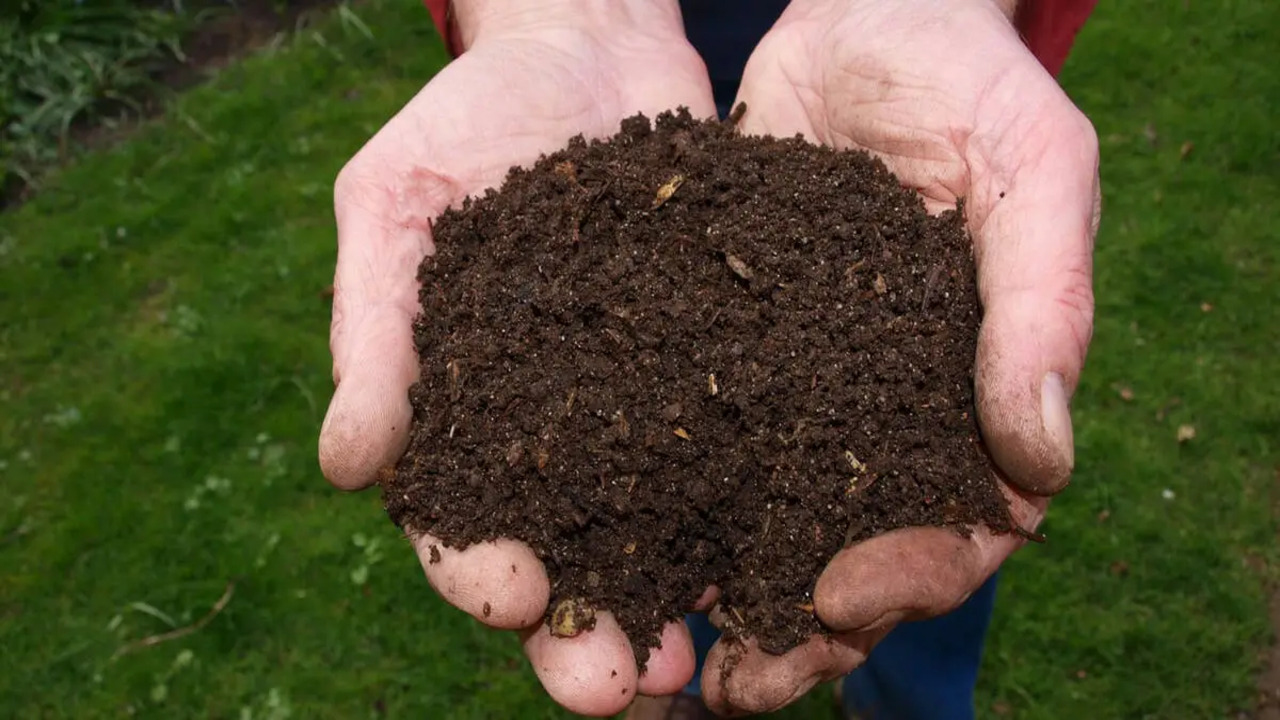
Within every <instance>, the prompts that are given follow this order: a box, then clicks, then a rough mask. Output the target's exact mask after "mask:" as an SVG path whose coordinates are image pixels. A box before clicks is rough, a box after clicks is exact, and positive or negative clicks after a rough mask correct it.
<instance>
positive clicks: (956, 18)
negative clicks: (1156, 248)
mask: <svg viewBox="0 0 1280 720" xmlns="http://www.w3.org/2000/svg"><path fill="white" fill-rule="evenodd" d="M1010 4H1011V3H1009V2H1008V1H1007V0H999V2H998V1H997V0H958V2H954V3H945V4H938V3H935V2H932V1H931V0H899V1H898V2H893V3H885V2H880V1H879V0H838V1H837V0H794V1H793V2H792V3H791V5H790V7H789V8H788V10H787V11H786V13H785V14H784V15H783V16H782V18H781V19H779V21H778V23H777V25H776V26H775V27H774V28H773V29H772V30H771V31H770V32H769V34H768V35H767V36H766V37H765V38H764V39H763V40H762V41H761V43H760V45H759V46H758V48H757V49H756V51H755V53H754V54H753V55H752V57H751V60H750V62H749V63H748V64H747V68H746V71H745V73H744V76H743V80H742V89H741V91H740V94H739V98H738V99H739V100H740V101H742V102H745V103H746V104H747V112H746V115H745V116H744V117H743V119H742V121H741V127H742V129H743V131H744V132H747V133H751V134H770V135H774V136H779V137H786V136H792V135H795V134H796V133H801V134H803V135H805V136H806V137H807V138H809V139H810V140H812V141H815V142H820V143H823V144H827V145H831V146H834V147H837V148H862V149H865V150H868V151H870V152H871V153H873V154H874V155H876V156H878V157H880V158H881V159H882V160H884V162H885V163H886V164H887V165H888V166H889V169H890V170H892V171H893V172H894V173H896V174H897V176H898V177H899V179H901V181H902V182H903V184H904V185H907V186H909V187H912V188H914V189H916V190H917V191H918V192H919V193H920V194H921V195H922V196H923V198H924V200H925V203H926V206H927V207H928V208H929V209H930V210H931V211H934V212H936V211H941V210H944V209H947V208H954V207H955V204H956V200H957V199H958V198H961V197H963V198H965V210H966V215H967V218H966V219H967V223H968V229H969V231H970V233H971V235H972V236H973V240H974V245H975V256H976V258H977V266H978V287H979V293H980V297H981V300H982V303H983V308H984V319H983V324H982V329H981V332H980V335H979V344H978V353H977V358H976V391H977V405H978V415H979V421H980V423H981V427H982V431H983V438H984V441H985V442H986V444H987V446H988V448H989V449H990V451H991V453H992V455H993V456H994V458H995V460H996V462H997V464H998V465H999V466H1000V469H1001V471H1002V472H1003V478H1002V487H1003V489H1004V492H1005V495H1006V496H1007V497H1008V498H1009V502H1010V510H1011V512H1012V515H1013V518H1014V520H1015V522H1017V523H1018V524H1019V525H1020V526H1021V527H1023V528H1024V529H1026V530H1028V531H1031V530H1034V529H1035V528H1036V526H1037V525H1038V524H1039V522H1040V520H1041V519H1042V517H1043V516H1044V512H1045V510H1046V508H1047V506H1048V503H1049V500H1048V496H1049V495H1052V494H1053V493H1055V492H1057V491H1058V490H1060V489H1061V488H1062V487H1063V486H1064V485H1065V484H1066V483H1067V480H1068V479H1069V477H1070V474H1071V468H1072V464H1073V461H1074V450H1073V444H1072V442H1073V441H1072V430H1071V418H1070V411H1069V409H1068V399H1069V397H1070V394H1071V392H1072V391H1073V390H1074V388H1075V386H1076V382H1077V380H1078V378H1079V374H1080V371H1081V369H1082V367H1083V365H1084V359H1085V353H1086V350H1087V347H1088V344H1089V340H1090V337H1091V334H1092V328H1093V291H1092V253H1093V239H1094V235H1095V233H1096V231H1097V223H1098V219H1099V211H1100V200H1099V185H1098V151H1097V139H1096V137H1095V135H1094V131H1093V127H1092V125H1091V124H1090V123H1089V121H1088V120H1087V119H1086V118H1085V117H1084V115H1083V114H1081V113H1080V111H1079V110H1077V109H1076V108H1075V106H1074V105H1073V104H1072V103H1071V101H1070V100H1069V99H1068V98H1067V96H1066V95H1065V94H1064V93H1063V92H1062V90H1061V89H1060V88H1059V87H1058V85H1057V83H1056V82H1055V81H1054V79H1053V78H1052V77H1051V76H1050V75H1049V74H1048V73H1047V72H1046V71H1045V70H1044V68H1043V67H1042V66H1041V65H1040V64H1039V62H1037V61H1036V59H1035V57H1034V56H1032V55H1031V53H1030V52H1029V51H1028V50H1027V49H1026V48H1025V47H1024V46H1023V44H1022V42H1021V41H1020V39H1019V37H1018V34H1017V32H1016V31H1015V30H1014V28H1013V27H1012V25H1011V23H1010V21H1009V17H1008V15H1007V11H1008V9H1009V8H1008V6H1009V5H1010ZM1023 542H1024V540H1023V538H1021V537H1019V536H1017V535H1012V534H1010V535H994V534H992V533H991V532H989V531H987V530H986V529H985V528H977V529H976V530H975V532H974V534H973V535H972V537H970V538H967V539H966V538H962V537H960V536H959V535H958V534H956V533H955V532H953V531H951V530H947V529H943V528H913V529H904V530H898V531H895V532H892V533H887V534H885V535H881V536H879V537H875V538H872V539H870V540H867V541H866V542H863V543H860V544H858V545H856V546H852V547H849V548H846V549H845V550H843V551H841V552H840V553H839V554H838V555H837V556H836V557H835V558H834V559H833V560H832V561H831V563H830V564H829V565H828V566H827V568H826V570H825V571H824V572H823V574H822V576H821V577H820V578H819V579H818V582H817V587H816V589H815V592H814V597H815V607H816V612H817V615H818V617H819V618H820V619H821V620H822V622H823V623H824V624H825V625H826V626H827V627H829V628H831V629H832V631H833V638H832V639H831V640H830V641H828V640H826V639H822V638H816V637H815V638H813V639H811V640H810V642H809V643H807V644H806V645H803V646H801V647H799V648H796V649H794V650H792V651H791V652H789V653H787V654H786V655H782V656H771V655H768V654H766V653H764V652H762V651H760V650H759V649H757V648H756V647H755V646H754V644H752V642H751V641H748V643H747V651H746V654H745V656H744V657H742V659H741V660H740V661H739V662H737V663H736V664H734V665H733V667H734V669H733V671H732V672H731V673H729V674H728V675H727V676H726V677H721V668H722V666H724V664H723V659H724V657H725V655H726V653H727V652H728V648H727V647H726V646H725V644H724V643H719V644H717V645H716V647H714V648H713V649H712V651H711V654H710V656H709V657H708V659H707V662H706V665H705V670H704V675H703V679H702V688H703V695H704V698H705V700H706V702H707V704H708V705H709V706H710V707H711V708H712V709H713V710H716V711H717V712H720V713H726V714H736V713H743V712H763V711H768V710H772V709H776V708H779V707H782V706H784V705H786V704H788V703H790V702H791V701H793V700H795V699H797V698H799V697H800V696H801V695H803V694H804V693H805V692H807V691H808V690H809V689H810V688H812V687H813V686H814V685H816V684H817V683H819V682H821V681H824V680H830V679H834V678H836V677H839V676H842V675H844V674H846V673H848V672H850V671H852V670H853V669H854V668H856V667H857V666H858V665H860V664H861V663H862V662H863V660H864V659H865V658H866V656H867V653H869V652H870V650H871V647H872V646H873V645H874V644H875V643H876V642H878V641H879V640H880V639H881V638H883V637H884V635H886V634H887V633H888V631H889V630H890V629H892V628H893V626H894V625H896V624H897V623H899V622H903V621H910V620H919V619H924V618H929V617H934V616H937V615H941V614H944V613H946V612H949V611H950V610H953V609H955V608H956V607H958V606H959V605H960V604H961V603H963V602H964V601H965V599H966V598H968V596H969V595H970V594H971V593H972V592H973V591H974V590H976V589H977V588H978V587H979V586H980V585H981V584H982V583H983V582H984V581H985V580H986V579H987V578H989V577H990V576H991V575H992V574H993V573H995V571H996V570H997V569H998V568H999V567H1000V564H1001V563H1002V562H1003V561H1004V559H1005V558H1006V557H1008V556H1009V554H1010V553H1012V552H1013V551H1014V550H1015V549H1017V548H1018V547H1019V546H1020V545H1021V544H1022V543H1023Z"/></svg>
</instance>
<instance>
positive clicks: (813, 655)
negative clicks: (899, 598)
mask: <svg viewBox="0 0 1280 720" xmlns="http://www.w3.org/2000/svg"><path fill="white" fill-rule="evenodd" d="M883 635H884V633H883V632H871V633H856V634H850V635H846V636H839V637H832V638H822V637H816V636H815V637H813V638H810V639H809V641H808V642H806V643H805V644H804V645H801V646H799V647H797V648H794V649H792V650H791V651H789V652H787V653H786V654H784V655H770V654H768V653H766V652H764V651H763V650H761V649H760V648H759V646H758V645H757V644H756V642H755V640H752V639H747V640H746V641H729V640H721V641H719V642H717V643H716V644H715V645H714V646H713V647H712V648H711V651H710V652H709V653H708V654H707V660H706V663H705V664H704V665H703V668H702V697H703V700H704V701H705V702H706V704H707V707H709V708H711V709H712V710H713V711H715V712H717V713H719V714H722V715H742V714H748V713H750V714H754V713H763V712H771V711H773V710H777V709H778V708H781V707H784V706H786V705H789V704H790V703H792V702H794V701H796V700H798V699H799V698H800V697H801V696H803V695H804V694H805V693H807V692H809V690H811V689H813V687H814V686H815V685H817V684H818V683H820V682H824V681H826V680H832V679H834V678H837V677H840V676H842V675H845V674H848V673H850V672H852V671H853V670H854V669H855V668H857V667H858V666H859V665H861V664H862V663H863V662H864V661H865V660H866V658H867V654H868V653H869V652H871V648H872V647H873V646H874V645H875V643H877V642H879V641H880V639H881V638H882V637H883Z"/></svg>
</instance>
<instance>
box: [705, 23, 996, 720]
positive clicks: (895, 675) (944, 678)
mask: <svg viewBox="0 0 1280 720" xmlns="http://www.w3.org/2000/svg"><path fill="white" fill-rule="evenodd" d="M787 2H788V0H681V3H680V6H681V11H682V12H683V14H684V24H685V33H686V35H687V36H688V38H689V42H690V43H692V44H693V46H694V47H695V48H697V50H698V52H699V53H700V54H701V55H702V59H703V61H704V62H705V63H706V65H707V74H708V75H709V76H710V78H711V87H712V91H713V92H714V93H715V100H716V107H717V109H718V110H719V112H720V115H721V116H722V117H723V116H725V115H727V114H728V113H729V110H730V105H731V104H732V103H733V100H734V97H735V96H736V95H737V93H738V84H739V82H740V81H741V79H742V69H743V67H744V66H745V65H746V62H747V58H748V57H750V55H751V51H752V50H754V49H755V46H756V44H757V43H758V42H759V41H760V38H761V37H762V36H763V35H764V34H765V33H766V32H768V30H769V28H770V27H772V26H773V23H774V22H775V21H776V20H777V19H778V16H779V15H781V14H782V11H783V10H785V9H786V7H787ZM995 594H996V578H994V577H992V578H991V579H990V580H988V581H987V582H986V584H984V585H983V586H982V588H981V589H979V590H978V591H977V592H976V593H974V594H973V596H972V597H970V598H969V600H968V601H967V602H965V604H964V605H962V606H961V607H960V608H959V609H957V610H955V611H954V612H952V613H950V614H948V615H945V616H943V617H940V618H935V619H933V620H926V621H924V622H918V623H908V624H905V625H900V626H898V627H897V628H895V629H894V630H893V631H892V632H890V633H889V635H888V636H887V637H886V638H885V639H884V640H883V641H882V642H881V643H880V644H879V645H877V646H876V648H875V649H874V650H873V651H872V652H871V656H870V657H869V658H867V662H866V663H865V664H864V665H863V666H862V667H860V668H858V669H857V670H855V671H853V672H852V673H850V674H849V675H848V676H847V677H845V679H844V704H845V715H846V716H853V713H855V712H856V713H857V715H856V716H855V717H861V718H865V719H867V720H872V719H874V720H972V718H973V716H974V714H973V686H974V683H975V682H976V680H977V677H978V666H979V664H980V662H981V659H982V646H983V639H984V638H985V637H986V632H987V625H988V624H989V622H990V620H991V610H992V605H993V604H994V602H995ZM686 622H687V623H688V625H689V628H690V630H691V631H692V632H693V642H694V648H695V650H696V651H697V654H698V665H697V670H696V672H695V674H694V677H693V681H692V682H691V683H690V684H689V687H687V688H686V689H685V691H686V692H689V693H694V694H696V693H699V692H700V679H701V677H702V663H703V661H704V660H705V659H706V656H707V651H708V650H709V649H710V648H711V646H712V645H713V644H714V643H715V641H716V639H717V638H718V637H719V632H718V631H717V630H716V629H715V628H714V627H712V626H711V624H710V623H709V622H707V619H706V617H704V616H702V615H690V616H689V617H688V618H687V620H686Z"/></svg>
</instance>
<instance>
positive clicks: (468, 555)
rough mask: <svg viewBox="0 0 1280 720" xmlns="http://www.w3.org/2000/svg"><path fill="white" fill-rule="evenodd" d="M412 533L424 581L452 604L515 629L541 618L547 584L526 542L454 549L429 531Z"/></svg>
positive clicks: (482, 619) (488, 621)
mask: <svg viewBox="0 0 1280 720" xmlns="http://www.w3.org/2000/svg"><path fill="white" fill-rule="evenodd" d="M410 537H412V538H413V547H414V549H415V550H417V552H418V560H419V561H420V562H421V563H422V569H423V570H424V571H426V574H427V581H428V582H430V583H431V587H433V588H435V590H436V592H438V593H440V596H441V597H443V598H444V599H445V601H447V602H448V603H449V604H450V605H453V606H454V607H456V608H458V609H459V610H462V611H463V612H466V613H468V614H470V615H471V616H472V617H474V618H475V619H477V620H479V621H480V622H482V623H484V624H486V625H489V626H492V627H495V628H504V629H507V630H518V629H521V628H527V627H532V626H533V625H535V624H537V623H539V622H541V621H542V618H543V616H544V614H545V613H546V610H547V600H548V598H549V597H550V594H551V586H550V584H549V583H548V581H547V573H546V571H545V570H544V569H543V567H542V563H541V562H539V561H538V558H537V557H536V556H535V555H534V554H533V551H532V550H530V549H529V547H528V546H527V545H525V544H524V543H519V542H516V541H514V540H496V541H494V542H483V543H479V544H477V545H472V546H471V547H469V548H467V549H466V550H462V551H458V550H454V549H451V548H446V547H445V546H444V545H443V544H441V543H440V541H439V540H437V539H436V538H434V537H432V536H430V535H425V534H417V533H412V532H411V533H410Z"/></svg>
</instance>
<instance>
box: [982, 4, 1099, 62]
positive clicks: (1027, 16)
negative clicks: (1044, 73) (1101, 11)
mask: <svg viewBox="0 0 1280 720" xmlns="http://www.w3.org/2000/svg"><path fill="white" fill-rule="evenodd" d="M1001 3H1002V4H1004V5H1005V6H1006V8H1007V9H1006V11H1005V12H1006V14H1008V15H1010V16H1011V17H1012V18H1013V25H1014V27H1015V28H1017V30H1018V34H1019V35H1021V36H1022V41H1023V42H1024V43H1026V45H1027V49H1028V50H1030V51H1031V54H1032V55H1035V56H1036V59H1037V60H1039V61H1040V64H1041V65H1043V66H1044V69H1045V70H1048V71H1049V74H1050V75H1053V76H1054V77H1057V75H1058V73H1059V72H1061V71H1062V64H1063V63H1065V62H1066V61H1067V55H1068V54H1069V53H1070V52H1071V47H1072V46H1073V45H1074V44H1075V40H1076V35H1077V34H1078V33H1079V32H1080V28H1082V27H1084V24H1085V21H1086V20H1088V19H1089V16H1090V15H1091V14H1092V13H1093V8H1094V6H1095V5H1097V3H1098V0H1021V2H1019V0H1001ZM1014 6H1016V7H1014Z"/></svg>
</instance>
